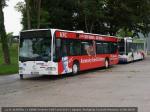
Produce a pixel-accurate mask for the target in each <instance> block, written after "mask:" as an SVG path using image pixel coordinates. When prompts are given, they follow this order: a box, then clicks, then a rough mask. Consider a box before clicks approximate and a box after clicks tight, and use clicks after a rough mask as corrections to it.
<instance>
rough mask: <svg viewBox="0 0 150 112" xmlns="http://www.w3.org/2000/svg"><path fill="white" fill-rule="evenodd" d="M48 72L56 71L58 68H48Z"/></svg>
mask: <svg viewBox="0 0 150 112" xmlns="http://www.w3.org/2000/svg"><path fill="white" fill-rule="evenodd" d="M46 70H48V71H56V67H48V68H46Z"/></svg>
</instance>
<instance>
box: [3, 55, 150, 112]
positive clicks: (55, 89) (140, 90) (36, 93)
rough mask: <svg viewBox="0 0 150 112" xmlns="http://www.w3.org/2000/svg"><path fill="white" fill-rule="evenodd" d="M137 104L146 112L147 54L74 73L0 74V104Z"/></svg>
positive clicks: (149, 93)
mask: <svg viewBox="0 0 150 112" xmlns="http://www.w3.org/2000/svg"><path fill="white" fill-rule="evenodd" d="M6 106H9V107H11V106H13V107H14V106H15V107H28V106H30V107H34V106H40V107H47V106H48V107H57V106H59V107H60V106H61V107H68V106H69V107H72V106H73V107H78V106H80V107H81V106H84V107H87V106H89V107H91V106H94V107H118V106H119V107H122V106H123V107H132V106H133V107H138V108H139V112H150V57H148V58H147V59H146V60H144V61H138V62H134V63H130V64H121V65H115V66H113V67H111V68H110V69H96V70H92V71H87V72H84V73H81V74H80V75H76V76H63V77H54V76H44V77H37V78H27V79H25V80H20V79H19V76H18V75H17V74H16V75H10V76H0V107H6Z"/></svg>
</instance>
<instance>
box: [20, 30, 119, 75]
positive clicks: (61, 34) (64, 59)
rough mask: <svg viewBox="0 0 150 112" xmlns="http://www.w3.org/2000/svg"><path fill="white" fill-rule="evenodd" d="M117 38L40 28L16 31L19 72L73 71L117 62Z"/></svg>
mask: <svg viewBox="0 0 150 112" xmlns="http://www.w3.org/2000/svg"><path fill="white" fill-rule="evenodd" d="M117 42H118V39H117V38H116V37H113V36H104V35H98V34H91V33H83V32H81V31H65V30H57V29H40V30H30V31H29V30H28V31H23V32H21V34H20V53H19V68H20V70H19V74H20V77H23V75H24V74H38V75H59V74H65V73H71V72H72V73H73V74H77V73H78V72H79V71H83V70H89V69H93V68H98V67H106V68H108V67H109V66H110V65H114V64H117V63H118V47H117Z"/></svg>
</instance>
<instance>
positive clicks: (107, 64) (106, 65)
mask: <svg viewBox="0 0 150 112" xmlns="http://www.w3.org/2000/svg"><path fill="white" fill-rule="evenodd" d="M105 68H106V69H107V68H109V61H108V59H106V60H105Z"/></svg>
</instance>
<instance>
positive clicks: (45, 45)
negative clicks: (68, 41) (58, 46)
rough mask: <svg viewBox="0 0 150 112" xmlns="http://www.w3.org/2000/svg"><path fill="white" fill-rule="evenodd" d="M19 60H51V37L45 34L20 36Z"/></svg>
mask: <svg viewBox="0 0 150 112" xmlns="http://www.w3.org/2000/svg"><path fill="white" fill-rule="evenodd" d="M19 60H20V61H49V60H51V39H50V38H48V37H47V36H46V35H43V36H40V35H36V36H34V35H33V36H32V37H31V36H26V37H24V36H21V37H20V52H19Z"/></svg>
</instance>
